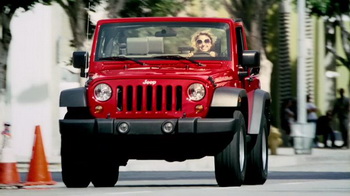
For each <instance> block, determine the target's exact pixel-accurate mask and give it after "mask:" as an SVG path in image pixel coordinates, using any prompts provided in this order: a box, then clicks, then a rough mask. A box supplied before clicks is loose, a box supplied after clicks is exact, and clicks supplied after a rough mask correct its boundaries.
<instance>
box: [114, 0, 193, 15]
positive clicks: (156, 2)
mask: <svg viewBox="0 0 350 196" xmlns="http://www.w3.org/2000/svg"><path fill="white" fill-rule="evenodd" d="M190 2H191V0H181V1H173V0H144V1H140V0H129V1H126V2H125V5H124V8H123V9H122V10H121V11H120V16H121V17H151V16H176V15H177V13H179V12H180V11H181V10H183V9H184V8H185V6H186V5H187V3H190Z"/></svg>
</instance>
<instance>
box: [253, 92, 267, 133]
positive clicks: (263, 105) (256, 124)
mask: <svg viewBox="0 0 350 196" xmlns="http://www.w3.org/2000/svg"><path fill="white" fill-rule="evenodd" d="M248 102H249V123H248V134H259V130H260V126H261V122H262V117H263V115H266V118H267V119H266V120H267V123H268V125H269V124H270V123H269V122H270V119H269V118H270V116H269V115H270V112H269V108H268V107H269V106H270V94H269V93H268V92H266V91H263V90H260V89H257V90H255V91H252V92H250V93H249V94H248ZM269 128H270V127H268V129H269Z"/></svg>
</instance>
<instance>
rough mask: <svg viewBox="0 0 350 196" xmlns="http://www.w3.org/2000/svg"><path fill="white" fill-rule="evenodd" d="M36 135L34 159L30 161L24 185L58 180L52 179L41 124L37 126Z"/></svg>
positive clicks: (50, 183) (51, 183) (52, 182)
mask: <svg viewBox="0 0 350 196" xmlns="http://www.w3.org/2000/svg"><path fill="white" fill-rule="evenodd" d="M35 136H36V137H35V143H34V147H33V154H32V160H31V161H30V166H29V172H28V177H27V182H26V183H25V184H24V185H26V186H32V185H54V184H56V182H55V181H53V180H52V177H51V173H50V172H49V171H48V164H47V161H46V157H45V151H44V146H43V142H42V138H41V130H40V126H39V125H37V126H35Z"/></svg>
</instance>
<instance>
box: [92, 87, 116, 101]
mask: <svg viewBox="0 0 350 196" xmlns="http://www.w3.org/2000/svg"><path fill="white" fill-rule="evenodd" d="M94 93H95V97H96V99H97V100H99V101H107V100H108V99H109V98H111V96H112V89H111V87H110V86H109V85H108V84H103V83H102V84H99V85H97V86H96V87H95V90H94Z"/></svg>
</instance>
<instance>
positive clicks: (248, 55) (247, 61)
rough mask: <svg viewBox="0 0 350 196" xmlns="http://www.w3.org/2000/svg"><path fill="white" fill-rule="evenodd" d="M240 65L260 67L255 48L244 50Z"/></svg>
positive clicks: (258, 55)
mask: <svg viewBox="0 0 350 196" xmlns="http://www.w3.org/2000/svg"><path fill="white" fill-rule="evenodd" d="M242 66H243V67H246V68H260V53H259V52H258V51H255V50H244V51H243V54H242Z"/></svg>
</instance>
